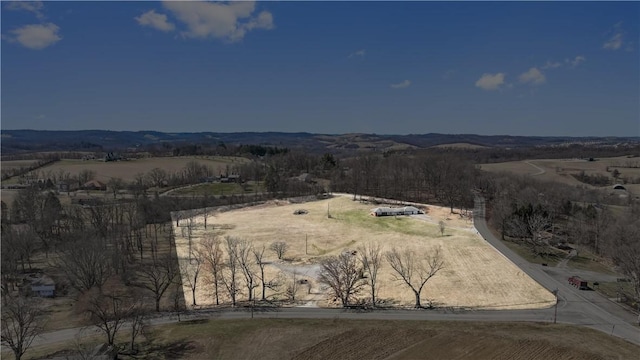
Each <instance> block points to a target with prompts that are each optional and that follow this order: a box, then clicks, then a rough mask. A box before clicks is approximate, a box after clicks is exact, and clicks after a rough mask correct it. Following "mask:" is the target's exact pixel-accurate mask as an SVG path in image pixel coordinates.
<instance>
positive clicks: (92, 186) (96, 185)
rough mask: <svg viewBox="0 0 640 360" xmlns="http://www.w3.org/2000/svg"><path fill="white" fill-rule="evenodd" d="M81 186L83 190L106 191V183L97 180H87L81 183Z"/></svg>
mask: <svg viewBox="0 0 640 360" xmlns="http://www.w3.org/2000/svg"><path fill="white" fill-rule="evenodd" d="M82 188H83V189H84V190H99V191H107V185H106V184H105V183H103V182H101V181H98V180H89V181H87V182H86V183H84V184H82Z"/></svg>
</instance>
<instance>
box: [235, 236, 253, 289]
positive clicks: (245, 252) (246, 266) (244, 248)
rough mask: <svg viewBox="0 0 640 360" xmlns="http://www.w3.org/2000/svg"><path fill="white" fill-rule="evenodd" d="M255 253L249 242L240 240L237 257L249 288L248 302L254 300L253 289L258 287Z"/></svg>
mask: <svg viewBox="0 0 640 360" xmlns="http://www.w3.org/2000/svg"><path fill="white" fill-rule="evenodd" d="M252 252H253V245H252V244H251V242H250V241H248V240H239V241H238V248H237V251H236V256H237V257H238V264H239V265H240V270H241V271H242V275H243V276H244V280H245V285H246V286H247V293H248V300H249V301H251V300H253V289H254V288H255V287H256V286H257V284H255V276H256V274H255V268H254V263H253V260H252V257H251V254H252Z"/></svg>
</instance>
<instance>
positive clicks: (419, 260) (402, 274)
mask: <svg viewBox="0 0 640 360" xmlns="http://www.w3.org/2000/svg"><path fill="white" fill-rule="evenodd" d="M385 256H386V258H387V261H388V262H389V265H391V268H392V269H393V270H394V271H395V278H396V280H400V281H403V282H404V283H405V284H406V285H407V286H409V288H411V291H413V293H414V295H415V297H416V303H415V307H416V308H421V307H422V304H421V303H420V296H421V294H422V289H423V288H424V285H425V284H426V283H427V281H429V279H431V278H432V277H434V276H435V275H436V274H437V273H438V271H440V270H441V269H442V268H443V267H444V262H443V260H442V256H441V254H440V249H439V248H436V250H435V251H434V252H433V253H431V254H416V253H415V252H414V251H413V250H411V249H405V250H404V251H399V250H398V249H396V248H393V249H391V251H388V252H387V253H386V254H385Z"/></svg>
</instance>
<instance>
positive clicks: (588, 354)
mask: <svg viewBox="0 0 640 360" xmlns="http://www.w3.org/2000/svg"><path fill="white" fill-rule="evenodd" d="M151 338H152V339H153V345H152V346H153V347H154V348H155V349H162V351H157V352H156V356H157V357H154V358H160V359H162V358H164V359H175V358H180V359H214V358H215V359H265V360H270V359H274V360H275V359H299V360H311V359H341V360H350V359H354V360H355V359H372V360H373V359H398V360H400V359H417V358H425V354H429V356H428V357H429V358H433V359H474V360H476V359H477V360H483V359H523V360H526V359H547V360H555V359H633V358H634V356H635V355H637V353H638V351H640V349H639V348H638V347H637V346H635V345H632V344H629V343H627V342H624V341H623V340H620V339H617V338H613V337H610V336H607V335H606V334H603V333H600V332H597V331H594V330H591V329H585V328H579V327H573V326H567V325H551V324H523V323H509V324H505V323H474V322H439V321H429V322H421V321H376V320H360V321H357V320H287V319H253V320H210V321H205V322H194V323H181V324H174V325H167V326H161V327H157V328H154V329H153V331H152V335H151ZM167 350H170V351H167Z"/></svg>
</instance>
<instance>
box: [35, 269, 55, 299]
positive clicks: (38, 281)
mask: <svg viewBox="0 0 640 360" xmlns="http://www.w3.org/2000/svg"><path fill="white" fill-rule="evenodd" d="M29 280H30V282H31V293H32V294H33V295H34V296H39V297H54V296H56V283H55V282H54V281H53V280H52V279H51V278H50V277H48V276H46V275H35V274H32V275H29Z"/></svg>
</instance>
